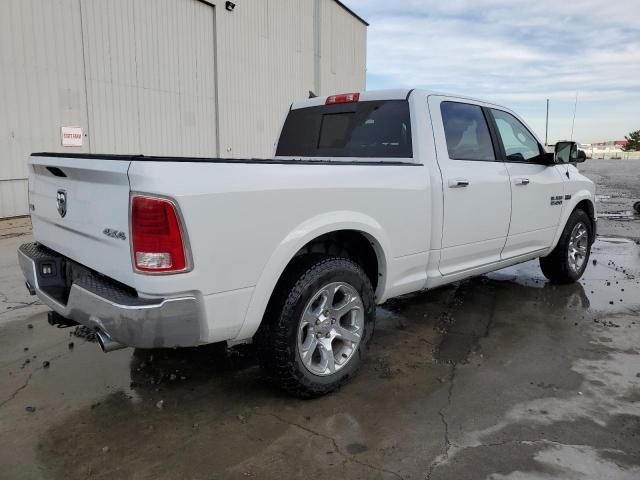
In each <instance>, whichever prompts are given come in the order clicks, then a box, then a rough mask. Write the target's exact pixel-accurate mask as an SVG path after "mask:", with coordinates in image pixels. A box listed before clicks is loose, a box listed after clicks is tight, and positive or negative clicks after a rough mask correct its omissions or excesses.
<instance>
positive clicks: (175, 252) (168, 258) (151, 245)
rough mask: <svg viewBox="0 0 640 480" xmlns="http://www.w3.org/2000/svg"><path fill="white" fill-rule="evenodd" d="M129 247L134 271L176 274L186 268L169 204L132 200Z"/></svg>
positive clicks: (176, 222)
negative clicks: (131, 251)
mask: <svg viewBox="0 0 640 480" xmlns="http://www.w3.org/2000/svg"><path fill="white" fill-rule="evenodd" d="M131 244H132V249H133V264H134V265H135V268H136V270H137V271H140V272H150V273H154V272H158V273H178V272H184V271H186V270H187V268H188V262H187V253H186V251H187V248H186V247H187V246H186V245H185V242H184V237H183V234H182V228H181V224H180V219H179V217H178V212H177V211H176V206H175V204H174V203H173V202H171V201H170V200H166V199H164V198H155V197H147V196H142V195H135V196H133V197H132V199H131Z"/></svg>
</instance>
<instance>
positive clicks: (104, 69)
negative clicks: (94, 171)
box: [81, 0, 218, 156]
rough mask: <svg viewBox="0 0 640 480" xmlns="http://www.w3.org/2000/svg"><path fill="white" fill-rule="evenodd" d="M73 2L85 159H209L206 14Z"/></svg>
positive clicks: (118, 0) (153, 1)
mask: <svg viewBox="0 0 640 480" xmlns="http://www.w3.org/2000/svg"><path fill="white" fill-rule="evenodd" d="M81 1H82V24H83V43H84V49H85V58H86V62H85V69H86V77H87V99H88V100H87V103H88V111H89V136H90V141H91V150H92V152H94V153H132V154H135V153H139V154H144V155H174V156H216V155H217V153H218V152H217V137H216V135H217V134H216V132H217V128H216V98H215V91H216V70H215V46H216V32H215V19H214V14H215V10H214V7H213V6H211V5H208V4H206V3H205V2H200V1H197V0H166V1H164V2H161V4H159V3H158V2H157V0H135V1H131V0H109V1H104V0H81Z"/></svg>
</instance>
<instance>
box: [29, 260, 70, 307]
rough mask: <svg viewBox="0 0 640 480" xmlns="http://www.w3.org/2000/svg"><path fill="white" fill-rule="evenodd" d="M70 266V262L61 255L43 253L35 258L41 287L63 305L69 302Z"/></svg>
mask: <svg viewBox="0 0 640 480" xmlns="http://www.w3.org/2000/svg"><path fill="white" fill-rule="evenodd" d="M69 267H70V262H68V261H67V259H66V258H64V257H62V256H59V255H42V254H41V255H39V256H38V258H37V259H36V260H35V269H36V274H37V276H38V285H39V286H40V289H41V290H42V291H43V292H45V293H46V294H47V295H49V296H50V297H51V298H53V299H54V300H55V301H57V302H58V303H61V304H63V305H66V303H67V300H68V299H69V290H70V289H71V282H70V281H69V279H70V278H71V275H70V274H69V271H68V270H69Z"/></svg>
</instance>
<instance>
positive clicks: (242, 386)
mask: <svg viewBox="0 0 640 480" xmlns="http://www.w3.org/2000/svg"><path fill="white" fill-rule="evenodd" d="M639 253H640V248H638V246H637V245H636V242H634V241H630V240H626V239H624V238H615V237H600V238H599V239H598V241H597V242H596V243H595V245H594V249H593V257H592V260H595V262H593V261H592V262H590V264H589V267H588V269H587V272H586V274H585V277H584V278H583V280H582V281H581V282H579V283H575V284H572V285H551V284H549V283H548V282H547V281H546V279H545V278H544V277H543V276H542V273H541V271H540V268H539V266H538V262H537V261H533V262H527V263H524V264H521V265H517V266H514V267H510V268H508V269H504V270H501V271H499V272H494V273H491V274H488V275H484V276H481V277H477V278H473V279H469V280H467V281H464V282H459V283H457V284H454V285H448V286H445V287H442V288H439V289H435V290H433V291H429V292H425V293H417V294H412V295H407V296H405V297H402V298H398V299H393V300H391V301H389V302H387V303H385V304H384V305H383V306H381V307H380V308H379V309H378V319H377V325H376V332H375V335H374V336H373V342H372V345H371V348H370V350H369V356H368V359H367V361H366V362H365V364H364V365H363V367H362V369H361V371H360V372H359V373H358V375H357V376H356V377H355V378H354V379H353V380H352V381H351V382H350V383H349V384H347V385H345V386H344V387H343V388H342V389H341V390H340V391H339V392H336V393H335V394H332V395H329V396H327V397H324V398H322V399H318V400H312V401H300V400H298V399H294V398H290V397H288V396H286V395H284V394H282V393H281V392H280V391H278V390H277V389H275V388H273V387H272V385H271V384H270V382H269V381H268V379H267V378H266V376H265V375H264V373H263V371H262V370H261V369H259V368H258V367H257V360H256V356H255V351H254V350H252V348H251V347H246V348H245V347H235V348H234V349H233V350H228V349H225V348H220V347H218V346H215V345H214V346H209V347H201V348H195V349H177V350H161V351H158V350H155V351H154V350H132V349H125V350H119V351H116V352H112V353H110V354H108V355H106V354H103V353H101V352H100V351H99V348H98V347H97V346H96V345H95V344H91V343H88V342H85V341H84V340H83V339H82V338H78V337H76V336H74V337H71V336H70V335H69V334H70V333H71V332H72V330H70V329H67V330H61V329H56V328H52V327H50V326H49V325H48V324H47V323H46V316H45V315H43V314H39V315H38V316H36V317H33V318H30V319H28V320H26V321H24V322H22V321H15V322H12V323H11V324H9V325H6V326H4V327H3V328H2V329H0V375H1V376H2V378H3V383H2V385H1V388H0V403H1V402H3V401H4V402H5V404H4V405H3V406H2V407H1V408H0V437H1V438H3V439H7V440H8V441H7V442H5V444H4V445H3V449H1V450H0V465H2V467H0V468H2V473H3V474H5V476H6V477H7V478H27V477H28V478H34V479H38V480H39V479H45V478H46V479H63V478H64V479H65V480H74V479H80V478H88V477H89V478H93V477H94V476H95V475H96V472H99V473H100V475H98V476H100V478H133V477H135V478H154V479H157V480H165V479H167V480H170V479H173V478H182V477H189V478H225V479H242V478H247V477H253V478H283V477H288V478H297V477H298V476H299V475H300V472H301V471H314V472H317V473H318V474H319V475H323V476H332V477H340V478H345V479H351V478H353V479H355V478H424V477H425V476H426V472H428V471H429V470H430V467H431V464H432V462H433V461H434V459H435V458H437V457H438V456H439V455H441V454H443V452H446V453H447V455H448V456H449V458H451V459H452V458H453V457H454V456H456V453H455V452H456V451H455V449H452V448H447V442H449V443H450V444H453V443H455V444H456V445H460V446H461V448H463V449H464V451H462V450H460V451H459V455H458V456H457V457H456V459H455V460H456V461H455V462H449V463H446V464H445V462H444V461H442V462H441V466H440V467H439V468H441V469H442V470H444V469H451V468H458V467H459V468H460V469H461V470H460V472H459V474H457V475H454V474H452V475H442V473H443V472H442V471H440V472H437V473H436V474H434V476H433V478H444V477H447V478H469V475H470V472H472V473H473V475H472V476H473V477H474V478H487V477H488V476H489V475H490V474H493V473H496V472H499V471H500V470H499V469H498V467H496V462H497V461H498V460H497V459H503V461H504V470H503V471H502V473H504V474H505V475H508V474H510V472H512V471H513V470H514V469H518V468H520V469H522V468H524V467H525V466H527V465H528V466H529V467H530V469H531V470H535V469H536V468H538V467H539V466H540V465H546V464H548V463H549V462H550V460H549V458H547V454H546V453H545V452H546V450H547V448H551V447H550V446H549V445H546V444H544V443H541V441H540V438H544V437H543V436H542V433H540V432H541V431H544V432H549V438H551V436H553V439H554V440H557V441H558V442H562V443H563V444H565V445H571V444H572V443H571V442H573V438H576V440H575V441H576V442H580V444H581V445H582V444H584V445H587V446H591V447H592V448H594V449H595V450H594V451H595V453H593V452H591V451H589V452H586V451H585V452H582V451H581V452H582V453H581V452H576V451H573V450H566V448H564V447H561V446H559V447H558V449H557V450H562V449H564V450H563V451H562V452H561V453H563V457H562V458H565V457H566V458H568V459H570V460H571V459H573V458H574V457H575V458H578V457H580V455H582V454H584V455H583V456H585V458H586V457H589V458H590V457H592V456H593V455H596V454H597V455H599V456H603V458H605V457H606V455H609V453H607V452H608V450H603V449H606V448H610V447H611V444H612V443H615V442H619V445H620V446H619V447H618V448H620V449H622V450H624V451H626V452H630V451H640V438H638V437H637V436H632V435H636V434H637V428H638V427H640V422H636V423H632V419H635V418H636V417H637V416H636V413H638V410H637V409H638V408H640V407H637V406H635V405H636V403H637V401H638V398H640V397H639V396H638V395H640V390H637V391H636V390H632V389H631V388H629V387H630V385H631V384H632V383H633V382H636V381H637V380H636V379H640V377H637V376H636V375H640V367H638V365H640V363H638V361H637V358H638V357H637V355H636V353H635V352H636V350H637V348H638V347H637V345H640V343H639V342H640V341H639V340H638V338H639V337H638V334H639V332H640V320H637V319H636V318H631V317H624V316H612V312H614V313H615V312H622V313H624V314H626V315H631V310H632V309H637V308H638V300H637V299H638V298H640V297H639V292H640V280H639V278H640V275H639V274H640V255H639ZM634 314H635V313H634ZM636 315H637V314H636ZM605 320H606V321H605ZM634 322H635V323H634ZM27 324H31V325H32V328H28V326H27ZM594 332H595V333H594ZM594 335H595V336H594ZM71 343H73V346H71ZM34 356H37V358H34ZM26 359H30V363H29V364H27V365H26V366H24V368H21V366H22V365H23V363H24V362H25V360H26ZM44 362H48V363H47V365H48V366H47V367H46V368H45V367H44ZM49 362H50V363H49ZM579 392H580V393H579ZM638 405H640V404H638ZM27 406H30V407H33V408H34V409H35V410H34V411H30V410H26V407H27ZM616 415H617V417H616ZM589 416H591V417H594V416H595V417H597V419H598V422H599V423H594V422H593V421H590V420H589ZM615 418H619V419H620V422H623V421H624V422H623V423H619V424H614V423H612V422H614V419H615ZM638 418H640V417H638ZM444 422H446V429H447V430H446V432H445V433H443V430H444V428H445V424H444ZM607 423H610V425H608V426H607ZM496 425H497V426H498V427H496ZM625 425H626V426H627V427H625ZM629 425H631V426H629ZM623 427H624V428H623ZM465 432H467V434H468V435H465ZM544 432H543V433H544ZM616 432H618V433H616ZM551 433H553V435H551ZM627 434H628V436H627V437H624V438H623V437H621V436H620V435H627ZM572 435H573V436H572ZM616 435H618V436H616ZM514 439H515V440H514ZM518 439H532V440H535V441H536V443H535V444H534V445H530V446H529V447H527V446H526V445H524V444H521V443H518ZM623 440H625V441H626V443H624V442H623ZM502 442H504V444H503V443H502ZM574 444H575V443H574ZM487 445H490V446H487ZM554 445H555V444H554ZM558 445H560V444H558ZM449 447H450V445H449ZM105 448H106V450H105ZM483 448H494V449H495V450H491V451H490V450H483ZM585 448H587V447H585ZM505 449H511V450H510V452H514V451H517V456H504V455H503V453H504V452H505ZM565 450H566V451H565ZM489 452H492V453H491V454H490V453H489ZM603 452H604V453H603ZM476 453H477V455H479V456H482V458H481V459H480V460H479V462H478V463H477V464H476V465H473V466H470V465H469V464H468V463H464V461H466V460H467V459H468V458H470V457H471V456H473V455H474V454H476ZM592 454H593V455H592ZM443 458H444V457H443ZM598 458H600V457H598ZM606 458H608V457H606ZM628 459H629V457H624V458H622V460H627V461H628ZM622 460H621V461H622ZM571 461H573V460H571ZM598 461H599V460H598ZM563 462H564V460H563ZM563 462H560V463H561V465H560V467H562V468H563V469H566V468H568V467H567V466H566V465H565V464H564V463H563ZM551 464H553V462H551ZM609 467H611V466H609ZM434 468H435V467H434ZM550 468H551V467H550ZM589 468H591V467H589ZM611 468H613V467H611ZM526 470H529V468H527V469H526ZM621 470H623V471H626V470H627V469H625V468H622V467H621ZM434 471H435V470H434ZM212 472H215V474H214V475H213V476H212ZM447 472H448V471H446V472H444V473H447ZM602 472H604V473H603V475H602V476H601V477H600V478H606V474H608V473H611V474H612V475H613V474H617V473H620V476H619V477H616V478H624V477H623V476H622V473H621V472H617V471H615V469H613V470H611V469H610V471H609V470H607V471H604V470H603V471H602ZM633 473H634V474H635V473H637V472H635V471H634V472H633ZM0 476H2V475H1V474H0ZM495 478H497V477H495ZM564 478H572V477H566V476H565V477H564Z"/></svg>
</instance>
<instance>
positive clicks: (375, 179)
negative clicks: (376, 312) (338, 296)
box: [129, 162, 431, 336]
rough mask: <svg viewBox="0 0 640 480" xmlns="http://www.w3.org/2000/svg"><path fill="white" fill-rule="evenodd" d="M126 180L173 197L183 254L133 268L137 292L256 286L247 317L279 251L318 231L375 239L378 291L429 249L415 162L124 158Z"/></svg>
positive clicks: (286, 254)
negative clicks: (139, 270)
mask: <svg viewBox="0 0 640 480" xmlns="http://www.w3.org/2000/svg"><path fill="white" fill-rule="evenodd" d="M129 179H130V185H131V190H132V191H133V192H142V193H155V194H160V195H165V196H167V197H170V198H173V199H174V200H175V201H176V202H177V204H178V205H179V207H180V209H181V212H182V215H183V218H184V222H185V226H186V230H187V232H188V235H189V239H190V244H191V250H192V255H193V263H194V268H193V270H192V271H191V272H189V273H186V274H180V275H173V276H144V275H138V276H137V278H136V285H135V286H136V288H137V289H138V290H139V291H141V292H143V293H147V294H154V295H155V294H164V293H170V294H175V293H177V292H183V291H199V292H200V293H202V294H203V295H211V294H216V293H221V292H229V291H234V290H239V289H245V288H248V287H256V288H255V289H254V293H253V298H252V300H251V307H250V308H249V314H248V316H251V315H253V316H254V317H261V315H262V311H263V307H264V306H266V301H268V297H269V296H270V294H271V291H272V289H273V287H274V286H275V283H276V282H277V279H278V278H279V276H280V274H281V273H282V271H283V270H284V268H285V267H286V265H287V263H288V262H289V260H290V259H291V258H292V257H293V256H294V255H295V253H296V252H297V251H298V250H299V249H300V248H301V247H302V246H304V245H305V244H306V243H307V242H308V241H310V240H312V239H313V238H316V237H317V236H319V235H322V234H324V233H327V232H330V231H335V230H341V229H352V230H360V231H362V232H364V233H366V234H367V235H368V236H369V237H370V238H371V239H372V240H373V241H375V243H376V244H377V248H378V249H379V250H381V251H383V258H384V260H383V261H384V262H385V263H386V265H384V266H383V279H382V281H381V282H380V284H381V287H380V288H379V291H378V295H382V294H383V292H384V289H385V288H387V286H388V285H390V284H392V283H393V281H394V279H393V278H390V275H388V273H389V272H391V276H398V275H403V274H406V272H405V273H403V272H398V271H397V270H394V268H393V265H394V261H395V260H397V259H402V258H403V257H408V256H412V255H420V254H424V253H425V252H426V251H428V250H429V242H430V235H431V218H430V208H429V198H430V188H429V173H428V171H427V169H426V168H425V167H423V166H422V165H418V164H409V165H402V166H397V165H385V164H380V165H357V164H355V165H354V164H349V163H340V164H336V165H305V164H295V163H285V164H255V163H200V162H187V163H169V162H167V163H164V162H133V163H132V165H131V167H130V170H129ZM421 261H424V260H421ZM425 266H426V263H425V264H424V265H423V269H422V270H423V271H424V267H425ZM423 275H424V273H423ZM265 298H266V300H265ZM254 323H255V322H254ZM252 333H253V332H251V328H250V329H249V330H247V331H246V332H245V334H246V335H247V336H251V334H252Z"/></svg>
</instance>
